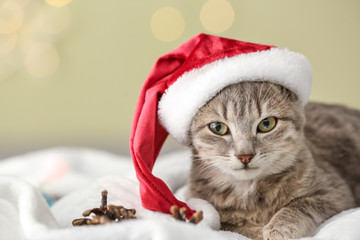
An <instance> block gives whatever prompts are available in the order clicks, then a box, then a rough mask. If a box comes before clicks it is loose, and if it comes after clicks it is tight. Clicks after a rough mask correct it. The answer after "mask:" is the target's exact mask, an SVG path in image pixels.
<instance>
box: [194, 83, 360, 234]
mask: <svg viewBox="0 0 360 240" xmlns="http://www.w3.org/2000/svg"><path fill="white" fill-rule="evenodd" d="M305 115H306V120H305ZM269 117H274V119H275V120H276V124H275V126H274V127H273V129H270V130H269V131H265V132H262V131H260V130H259V123H263V121H262V120H264V119H267V118H269ZM211 123H216V124H217V125H216V124H215V125H213V126H215V127H212V128H213V130H211V127H209V126H210V124H211ZM219 123H224V124H225V126H227V128H226V129H228V130H227V131H226V132H225V131H223V132H221V131H222V130H221V127H222V126H223V125H219ZM265 123H266V124H265V125H266V126H268V124H269V121H268V120H266V122H265ZM220 126H221V127H220ZM214 129H215V130H214ZM217 130H220V131H219V132H217ZM214 131H216V132H214ZM219 133H220V134H219ZM190 136H191V138H192V150H193V165H192V170H191V174H190V188H189V190H190V196H191V197H198V198H203V199H205V200H207V201H209V202H210V203H211V204H213V205H214V207H215V208H216V209H217V210H218V212H219V214H220V218H221V219H220V220H221V228H222V229H224V230H230V231H236V232H239V233H241V234H243V235H245V236H248V237H250V238H253V239H266V240H267V239H269V240H277V239H291V238H300V237H304V236H309V235H311V234H313V233H314V231H315V229H316V227H317V226H318V225H319V224H321V223H322V222H323V221H324V220H326V219H328V218H329V217H331V216H333V215H335V214H337V213H339V212H341V211H342V210H345V209H349V208H352V207H355V206H359V205H360V190H359V188H360V186H359V185H360V183H359V181H360V176H359V172H360V166H359V162H360V159H359V158H360V113H359V112H357V111H353V110H349V109H346V108H343V107H333V106H327V105H322V104H308V105H307V106H306V107H305V111H304V109H303V106H302V104H301V103H300V102H299V101H298V100H297V97H296V96H295V94H293V93H292V92H290V91H289V90H287V89H285V88H283V87H281V86H279V85H275V84H272V83H266V82H252V83H249V82H243V83H239V84H235V85H231V86H228V87H227V88H225V89H223V90H222V91H221V92H220V93H219V94H217V95H216V96H215V97H214V98H213V99H212V100H210V101H209V102H208V103H207V104H206V105H205V106H204V107H202V108H201V109H200V110H199V112H198V113H197V115H196V116H195V117H194V119H193V121H192V124H191V129H190ZM355 202H356V203H355Z"/></svg>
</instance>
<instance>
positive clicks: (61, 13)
mask: <svg viewBox="0 0 360 240" xmlns="http://www.w3.org/2000/svg"><path fill="white" fill-rule="evenodd" d="M37 24H38V26H39V29H40V30H41V31H42V32H44V33H47V34H58V33H61V32H62V31H64V30H65V29H66V28H67V27H68V26H69V24H70V12H69V10H68V8H67V7H62V8H54V7H51V6H44V7H43V8H42V9H41V11H40V13H39V17H38V18H37Z"/></svg>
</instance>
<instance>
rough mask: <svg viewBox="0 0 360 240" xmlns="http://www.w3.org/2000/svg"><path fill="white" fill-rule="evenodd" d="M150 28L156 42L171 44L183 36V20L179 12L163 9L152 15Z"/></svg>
mask: <svg viewBox="0 0 360 240" xmlns="http://www.w3.org/2000/svg"><path fill="white" fill-rule="evenodd" d="M150 26H151V31H152V33H153V34H154V36H155V37H156V38H157V39H158V40H160V41H164V42H172V41H174V40H176V39H178V38H179V37H180V36H181V35H182V34H183V32H184V28H185V20H184V17H183V16H182V14H181V12H180V11H179V10H177V9H175V8H171V7H164V8H161V9H159V10H157V11H156V12H155V13H154V14H153V16H152V18H151V23H150Z"/></svg>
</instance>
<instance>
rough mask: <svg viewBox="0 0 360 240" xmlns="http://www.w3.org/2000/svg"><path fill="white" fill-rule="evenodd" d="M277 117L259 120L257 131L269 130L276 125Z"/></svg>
mask: <svg viewBox="0 0 360 240" xmlns="http://www.w3.org/2000/svg"><path fill="white" fill-rule="evenodd" d="M276 122H277V119H276V118H274V117H267V118H264V119H263V120H261V122H260V123H259V125H258V127H257V131H258V132H262V133H264V132H269V131H270V130H272V129H273V128H274V127H275V126H276Z"/></svg>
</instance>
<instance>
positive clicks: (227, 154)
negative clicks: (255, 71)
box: [190, 82, 304, 181]
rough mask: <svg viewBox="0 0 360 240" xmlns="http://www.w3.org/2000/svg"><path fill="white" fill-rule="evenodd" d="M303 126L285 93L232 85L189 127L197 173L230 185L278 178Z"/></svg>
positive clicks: (299, 110) (268, 86)
mask: <svg viewBox="0 0 360 240" xmlns="http://www.w3.org/2000/svg"><path fill="white" fill-rule="evenodd" d="M303 125H304V116H303V107H302V105H301V103H300V102H299V101H298V100H297V98H296V96H295V94H293V93H292V92H290V91H289V90H287V89H284V88H283V87H280V86H279V85H276V84H272V83H266V82H251V83H250V82H243V83H238V84H235V85H231V86H229V87H227V88H225V89H223V90H222V91H221V92H220V93H219V94H218V95H216V96H215V97H214V98H213V99H212V100H210V101H209V102H208V103H207V104H206V105H205V106H203V107H202V108H201V109H200V110H199V112H198V113H197V115H196V116H195V117H194V119H193V121H192V123H191V128H190V136H191V139H192V148H193V153H194V157H193V159H194V161H195V162H196V164H195V165H196V166H197V170H198V171H199V174H200V172H201V173H203V172H206V174H212V175H214V176H221V177H222V178H223V177H224V176H226V177H225V178H228V179H227V180H230V181H232V180H252V179H257V178H261V177H264V176H268V175H271V174H276V173H280V172H282V171H284V170H285V169H287V168H289V167H290V166H292V165H293V164H294V163H295V161H296V156H297V153H298V152H299V149H300V147H301V145H302V144H303V141H304V140H303ZM195 162H194V163H195ZM219 173H220V174H219ZM223 180H225V179H223Z"/></svg>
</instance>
